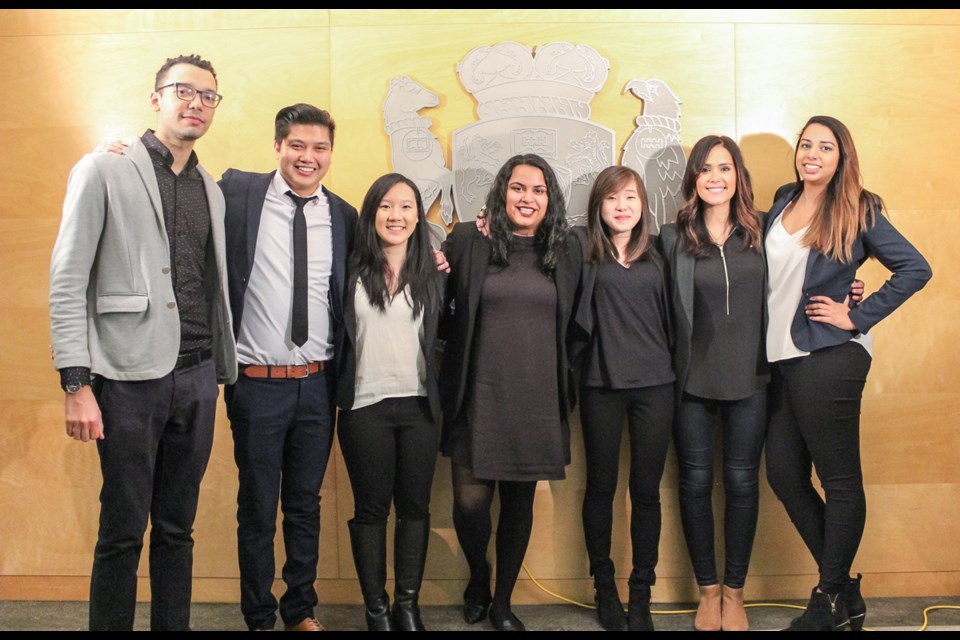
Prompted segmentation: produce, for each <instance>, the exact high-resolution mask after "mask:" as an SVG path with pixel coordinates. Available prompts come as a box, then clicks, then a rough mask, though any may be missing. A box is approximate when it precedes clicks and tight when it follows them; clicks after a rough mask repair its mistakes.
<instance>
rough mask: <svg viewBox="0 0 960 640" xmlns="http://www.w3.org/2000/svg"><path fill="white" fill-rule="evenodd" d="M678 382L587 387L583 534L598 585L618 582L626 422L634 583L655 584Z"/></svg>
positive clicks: (583, 416) (583, 406)
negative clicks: (616, 531) (617, 507)
mask: <svg viewBox="0 0 960 640" xmlns="http://www.w3.org/2000/svg"><path fill="white" fill-rule="evenodd" d="M673 406H674V395H673V383H670V384H665V385H660V386H656V387H642V388H639V389H622V390H621V389H604V388H597V387H584V388H583V390H582V397H581V399H580V421H581V423H582V425H583V443H584V450H585V453H586V461H587V487H586V491H585V493H584V496H583V534H584V539H585V540H586V544H587V554H588V555H589V556H590V573H591V575H593V577H594V581H595V583H596V584H603V583H609V582H612V581H613V579H614V565H613V561H612V560H611V559H610V546H611V537H612V535H613V534H612V530H613V498H614V494H616V492H617V476H618V475H619V471H620V440H621V438H622V435H623V421H624V418H626V420H627V432H628V434H629V436H630V512H631V513H630V543H631V548H632V552H633V567H632V571H631V573H630V583H631V584H646V585H652V584H653V583H654V582H656V567H657V560H658V557H659V553H658V551H659V545H660V522H661V518H660V478H661V476H663V467H664V464H665V463H666V459H667V448H668V447H669V445H670V430H671V425H672V421H673Z"/></svg>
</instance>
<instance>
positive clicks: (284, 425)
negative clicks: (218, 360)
mask: <svg viewBox="0 0 960 640" xmlns="http://www.w3.org/2000/svg"><path fill="white" fill-rule="evenodd" d="M332 378H333V376H332V375H330V374H329V373H328V372H320V373H318V374H316V375H312V376H310V377H308V378H300V379H292V380H269V379H256V378H248V377H245V376H244V375H242V374H241V375H240V378H239V379H238V380H237V383H236V384H235V385H233V386H228V387H227V388H226V389H225V393H224V395H225V398H226V402H227V415H228V416H229V418H230V428H231V430H232V431H233V445H234V447H233V452H234V459H235V460H236V463H237V468H238V469H239V472H240V474H239V475H240V488H239V491H238V494H237V552H238V557H239V561H240V609H241V611H242V612H243V617H244V620H245V621H246V623H247V626H248V627H250V628H251V629H271V628H273V625H274V624H275V623H276V619H277V614H276V612H277V599H276V598H275V597H274V596H273V593H271V591H270V589H271V587H272V586H273V581H274V578H275V575H276V564H275V562H274V557H273V540H274V537H275V536H276V533H277V505H278V503H279V505H280V509H281V511H282V512H283V546H284V550H285V551H286V556H287V558H286V562H285V563H284V565H283V571H282V576H283V581H284V583H286V587H287V590H286V592H285V593H284V594H283V596H282V597H281V598H280V603H279V609H280V617H281V618H283V621H284V622H285V623H286V624H297V623H299V622H300V621H302V620H304V619H305V618H311V617H313V616H314V611H313V610H314V607H315V606H316V605H317V592H316V590H315V588H314V582H315V580H316V578H317V562H318V560H319V546H320V486H321V485H322V484H323V476H324V473H325V472H326V469H327V461H328V460H329V458H330V447H331V445H332V444H333V415H332V409H331V407H332V405H331V403H330V397H331V391H332V389H331V379H332Z"/></svg>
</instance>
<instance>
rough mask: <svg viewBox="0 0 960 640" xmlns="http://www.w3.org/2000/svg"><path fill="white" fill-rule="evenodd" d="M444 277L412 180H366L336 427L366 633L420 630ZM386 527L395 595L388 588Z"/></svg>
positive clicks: (344, 326)
mask: <svg viewBox="0 0 960 640" xmlns="http://www.w3.org/2000/svg"><path fill="white" fill-rule="evenodd" d="M444 277H445V274H443V273H442V272H438V271H437V267H436V264H435V259H434V255H433V252H432V250H431V248H430V234H429V231H428V229H427V222H426V214H425V212H424V209H423V202H422V200H421V197H420V192H419V191H418V190H417V187H416V185H415V184H414V183H413V182H412V181H411V180H409V179H407V178H405V177H404V176H402V175H400V174H397V173H391V174H387V175H385V176H383V177H381V178H379V179H378V180H377V181H376V182H374V183H373V185H372V186H371V187H370V190H369V191H368V192H367V195H366V197H365V198H364V201H363V207H362V209H361V211H360V218H359V220H358V221H357V233H356V241H355V243H354V251H353V253H352V254H351V256H350V260H349V263H348V277H347V280H346V295H345V296H344V298H343V301H344V317H343V322H342V323H341V325H340V327H339V329H340V330H339V332H338V334H337V343H336V344H337V349H336V353H337V363H338V367H337V371H338V375H339V377H338V388H337V404H338V405H339V407H340V424H339V427H338V428H337V434H338V436H339V439H340V449H341V451H342V452H343V458H344V462H345V463H346V466H347V473H348V474H349V475H350V484H351V486H352V487H353V496H354V517H353V519H352V520H350V521H349V522H348V523H347V524H348V525H349V528H350V542H351V546H352V549H353V560H354V563H355V564H356V567H357V577H358V578H359V580H360V590H361V592H362V593H363V601H364V605H365V608H366V611H365V617H366V621H367V628H368V629H369V630H370V631H389V630H401V631H423V630H424V627H423V623H422V622H421V620H420V609H419V605H418V598H419V593H420V584H421V581H422V578H423V567H424V562H425V560H426V552H427V540H428V538H429V534H430V510H429V505H430V489H431V486H432V483H433V470H434V466H435V464H436V457H437V455H436V451H437V441H438V439H439V434H440V395H439V389H438V386H437V376H436V371H435V369H434V362H433V351H434V344H435V342H436V336H437V325H438V319H439V314H440V304H441V302H442V294H443V281H444ZM391 502H392V503H393V504H394V505H395V508H396V512H397V523H396V530H395V533H394V559H393V563H394V577H395V589H394V604H393V609H392V611H391V608H390V601H389V599H388V597H387V593H386V590H385V588H384V587H385V583H386V579H387V573H386V572H387V567H386V554H387V550H386V544H387V536H386V528H387V517H388V516H389V515H390V504H391Z"/></svg>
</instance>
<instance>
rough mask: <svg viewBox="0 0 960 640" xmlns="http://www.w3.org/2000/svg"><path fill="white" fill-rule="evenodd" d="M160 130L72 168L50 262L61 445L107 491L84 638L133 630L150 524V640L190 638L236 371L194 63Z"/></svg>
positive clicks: (209, 105)
mask: <svg viewBox="0 0 960 640" xmlns="http://www.w3.org/2000/svg"><path fill="white" fill-rule="evenodd" d="M154 87H155V88H156V89H155V91H154V92H153V93H152V94H151V96H150V104H151V106H152V108H153V110H154V111H155V112H156V113H157V127H156V130H147V132H146V133H144V134H143V136H141V137H140V138H139V139H137V140H135V141H134V142H133V143H132V144H130V145H129V146H128V147H127V148H126V150H125V153H124V154H123V155H118V154H112V153H93V154H89V155H87V156H85V157H84V158H83V159H81V160H80V162H79V163H78V164H77V165H76V166H75V167H74V168H73V170H72V172H71V174H70V178H69V181H68V185H67V196H66V199H65V201H64V206H63V220H62V222H61V227H60V234H59V236H58V238H57V243H56V246H55V247H54V250H53V257H52V260H51V267H50V319H51V334H52V350H53V357H54V365H55V367H56V368H57V369H58V370H59V371H60V378H61V386H62V387H63V390H64V391H65V394H66V396H65V398H66V399H65V416H66V420H65V422H66V432H67V435H68V436H70V437H72V438H74V439H76V440H80V441H83V442H89V441H95V442H96V443H97V451H98V453H99V455H100V469H101V472H102V476H103V488H102V490H101V492H100V505H101V509H100V527H99V532H98V538H97V546H96V550H95V552H94V561H93V571H92V576H91V584H90V618H89V622H90V630H91V631H94V630H97V631H99V630H132V628H133V621H134V610H135V604H136V593H137V566H138V564H139V560H140V551H141V549H142V547H143V536H144V532H145V530H146V526H147V520H148V518H149V520H150V523H151V526H152V529H151V533H150V586H151V595H152V603H151V610H150V627H151V629H153V630H187V629H189V625H190V598H191V582H192V573H193V537H192V531H193V521H194V517H195V516H196V511H197V500H198V497H199V492H200V481H201V479H202V478H203V474H204V471H205V469H206V466H207V461H208V459H209V457H210V450H211V446H212V444H213V427H214V419H215V416H216V403H217V397H218V395H219V391H218V388H217V383H218V382H224V383H232V382H233V381H234V380H235V379H236V376H237V363H236V347H235V345H234V340H233V329H232V326H231V322H230V311H229V309H230V304H229V300H228V295H227V291H226V286H225V281H226V266H225V265H226V259H225V249H224V224H223V220H224V200H223V195H222V193H221V191H220V189H219V188H218V186H217V183H216V181H215V180H214V179H213V178H212V177H211V176H210V175H209V174H208V173H207V172H206V171H204V170H203V168H202V167H200V165H199V164H198V163H197V156H196V154H195V153H194V151H193V147H194V144H195V143H196V141H197V140H198V139H199V138H200V137H201V136H203V134H204V133H206V131H207V129H208V128H209V127H210V124H211V123H212V122H213V116H214V114H215V111H214V110H215V108H216V107H217V105H218V104H219V102H220V99H221V96H220V95H219V94H218V93H217V91H216V89H217V78H216V74H215V73H214V70H213V67H212V66H211V65H210V63H209V62H207V61H206V60H202V59H201V58H200V57H199V56H196V55H189V56H179V57H176V58H171V59H169V60H167V61H166V63H165V64H164V65H163V66H162V67H161V68H160V70H159V72H158V73H157V76H156V83H155V84H154Z"/></svg>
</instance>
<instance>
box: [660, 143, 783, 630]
mask: <svg viewBox="0 0 960 640" xmlns="http://www.w3.org/2000/svg"><path fill="white" fill-rule="evenodd" d="M683 195H684V198H685V199H686V204H685V205H684V206H683V207H682V208H681V210H680V211H679V212H678V214H677V222H676V224H667V225H664V226H663V228H662V229H661V231H660V241H661V247H662V249H663V254H664V257H665V259H666V260H667V263H668V264H669V271H670V279H671V283H672V284H671V288H672V300H673V317H674V322H675V325H676V331H677V340H676V347H675V350H674V369H675V370H676V373H677V390H678V397H679V405H678V408H677V420H676V424H675V428H674V442H675V447H676V450H677V458H678V461H679V467H680V516H681V522H682V525H683V532H684V537H685V538H686V542H687V549H688V550H689V553H690V559H691V561H692V564H693V570H694V574H695V576H696V579H697V584H698V585H699V587H700V603H699V606H698V608H697V616H696V619H695V622H694V626H695V627H696V629H697V630H700V631H717V630H720V629H721V628H722V629H724V630H728V631H735V630H746V629H747V627H748V621H747V615H746V611H745V610H744V607H743V584H744V581H745V579H746V576H747V568H748V565H749V562H750V554H751V550H752V548H753V539H754V534H755V532H756V525H757V513H758V508H759V497H760V488H759V470H760V454H761V451H762V449H763V438H764V433H765V431H766V384H767V382H768V380H769V374H768V372H767V362H766V357H765V354H764V351H763V346H762V343H763V335H764V287H765V269H764V261H763V256H762V255H761V237H760V229H761V226H760V220H759V218H758V215H757V211H756V209H755V208H754V204H753V191H752V189H751V186H750V175H749V174H748V173H747V169H746V167H745V166H744V164H743V157H742V155H741V153H740V149H739V148H738V147H737V145H736V143H735V142H734V141H733V140H731V139H730V138H728V137H726V136H707V137H705V138H702V139H701V140H699V141H698V142H697V143H696V144H695V145H694V147H693V149H692V150H691V152H690V160H689V161H688V163H687V169H686V173H685V174H684V177H683ZM717 417H719V418H720V420H721V421H722V424H723V469H724V471H723V473H724V493H725V495H726V506H725V513H724V540H725V546H726V549H725V554H724V556H725V570H724V575H723V589H722V593H721V588H720V585H719V579H718V577H717V568H716V561H715V558H714V524H713V507H712V498H711V492H712V488H713V460H714V454H713V443H714V433H715V431H714V428H715V422H716V420H717ZM721 601H722V602H721Z"/></svg>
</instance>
